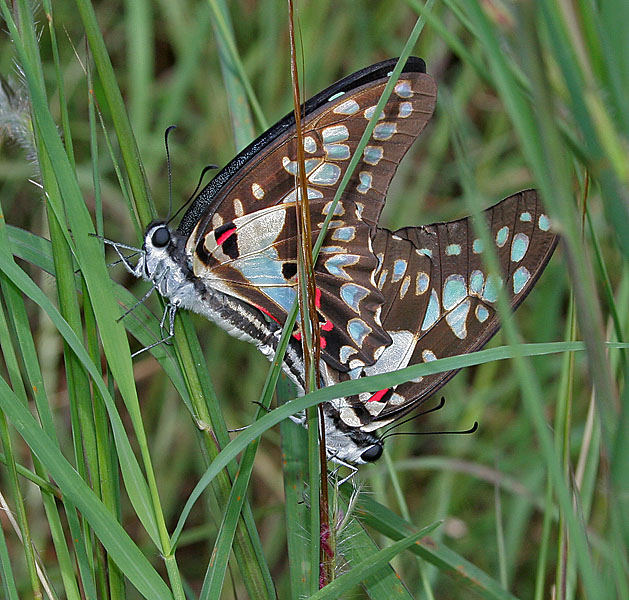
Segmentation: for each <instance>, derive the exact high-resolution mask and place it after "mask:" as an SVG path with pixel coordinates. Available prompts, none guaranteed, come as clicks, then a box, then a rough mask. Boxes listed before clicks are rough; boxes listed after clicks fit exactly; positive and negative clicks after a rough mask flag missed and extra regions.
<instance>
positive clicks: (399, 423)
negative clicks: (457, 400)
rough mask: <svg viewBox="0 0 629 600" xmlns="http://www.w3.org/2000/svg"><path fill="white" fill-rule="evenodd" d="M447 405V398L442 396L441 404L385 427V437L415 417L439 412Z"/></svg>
mask: <svg viewBox="0 0 629 600" xmlns="http://www.w3.org/2000/svg"><path fill="white" fill-rule="evenodd" d="M445 405H446V399H445V398H444V397H443V396H441V400H440V401H439V404H438V405H437V406H433V407H432V408H429V409H427V410H423V411H422V412H420V413H417V414H414V415H413V416H412V417H408V418H407V419H404V420H403V421H399V422H398V423H393V425H391V427H389V428H388V429H385V431H384V434H383V435H384V437H386V436H387V435H388V434H389V432H390V431H393V430H394V429H396V428H397V427H400V425H405V424H406V423H410V422H411V421H413V420H415V419H419V417H423V416H424V415H428V414H430V413H432V412H437V411H438V410H441V409H442V408H443V407H444V406H445ZM382 439H384V438H382Z"/></svg>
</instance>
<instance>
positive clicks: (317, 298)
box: [315, 288, 321, 308]
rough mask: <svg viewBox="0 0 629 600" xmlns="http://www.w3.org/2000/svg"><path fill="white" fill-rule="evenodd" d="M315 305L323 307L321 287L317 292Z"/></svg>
mask: <svg viewBox="0 0 629 600" xmlns="http://www.w3.org/2000/svg"><path fill="white" fill-rule="evenodd" d="M315 306H316V307H317V308H321V290H320V289H319V288H317V291H316V292H315Z"/></svg>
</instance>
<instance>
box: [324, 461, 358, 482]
mask: <svg viewBox="0 0 629 600" xmlns="http://www.w3.org/2000/svg"><path fill="white" fill-rule="evenodd" d="M328 460H331V461H332V462H334V463H336V464H337V465H338V467H336V469H334V471H332V472H331V473H330V475H336V474H337V473H338V472H339V469H340V468H341V467H347V468H348V469H349V470H350V471H351V473H350V474H349V475H347V476H346V477H344V478H343V479H341V481H339V482H338V483H337V484H336V485H337V486H341V485H343V484H344V483H345V482H346V481H349V480H350V479H351V478H352V477H354V475H356V473H358V467H355V466H354V465H352V464H350V463H348V462H345V461H344V460H341V459H340V458H338V457H337V456H336V454H334V455H331V456H328Z"/></svg>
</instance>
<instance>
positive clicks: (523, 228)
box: [348, 190, 557, 429]
mask: <svg viewBox="0 0 629 600" xmlns="http://www.w3.org/2000/svg"><path fill="white" fill-rule="evenodd" d="M483 215H484V218H485V219H486V221H487V224H488V225H489V228H490V231H491V240H492V243H493V244H494V247H495V249H496V251H497V254H498V257H499V261H500V273H499V274H488V273H487V271H486V267H485V265H484V263H483V260H482V252H483V250H482V247H481V244H480V241H479V240H478V239H477V238H476V236H475V233H474V229H473V227H472V222H471V219H470V218H466V219H461V220H458V221H453V222H450V223H437V224H434V225H428V226H425V227H407V228H404V229H401V230H399V231H396V232H394V233H391V232H389V231H386V230H382V229H379V230H378V231H377V233H376V235H375V238H374V242H373V245H374V252H375V253H376V255H377V256H378V257H379V259H380V264H379V267H378V270H377V273H376V279H377V283H378V286H379V287H380V289H381V290H382V292H383V294H384V296H385V298H386V301H385V304H384V306H383V308H382V323H383V326H384V328H385V329H386V331H387V332H388V333H389V335H391V337H392V338H393V340H394V342H395V341H397V342H398V343H399V344H400V347H399V348H397V349H396V351H395V352H393V351H392V349H391V348H387V350H386V351H385V352H384V353H383V354H382V356H381V357H380V358H379V360H378V361H377V362H376V363H375V364H374V365H372V366H371V367H369V368H368V369H364V370H363V372H362V373H358V372H354V373H352V375H353V376H355V377H356V376H360V375H361V374H364V375H373V374H378V373H384V372H388V371H391V370H393V369H399V368H403V367H406V366H408V365H412V364H416V363H419V362H428V361H431V360H435V359H437V358H445V357H448V356H454V355H457V354H465V353H468V352H473V351H475V350H478V349H480V348H481V347H482V346H483V345H484V344H485V343H486V342H487V341H488V340H489V339H490V338H491V337H492V336H493V335H494V334H495V333H496V331H497V330H498V328H499V321H498V313H497V311H496V308H495V306H496V300H497V298H498V292H499V289H500V288H503V289H504V291H505V293H506V295H507V297H508V298H509V300H510V303H511V306H512V308H513V309H515V308H517V306H518V305H519V304H520V303H521V302H522V300H523V299H524V298H525V296H526V295H527V294H528V292H529V291H530V290H531V288H532V287H533V285H534V284H535V282H536V280H537V279H538V277H539V276H540V274H541V272H542V271H543V269H544V267H545V266H546V264H547V262H548V260H549V259H550V257H551V255H552V253H553V250H554V248H555V246H556V244H557V236H556V235H555V234H554V233H552V231H551V228H550V221H549V220H548V217H547V216H546V215H545V214H544V212H543V208H542V205H541V203H540V201H539V200H538V198H537V194H536V192H535V191H534V190H528V191H524V192H520V193H518V194H515V195H513V196H510V197H509V198H507V199H505V200H503V201H502V202H500V203H499V204H497V205H496V206H494V207H492V208H490V209H488V210H486V211H485V212H484V213H483ZM540 223H541V227H540ZM454 374H455V371H450V372H447V373H440V374H437V375H431V376H427V377H424V378H420V379H419V380H416V381H411V382H407V383H403V384H400V385H398V386H396V388H394V389H392V390H390V391H389V392H388V393H387V394H386V395H382V396H381V397H378V400H377V401H375V402H374V401H371V400H370V395H369V394H363V395H361V397H360V398H352V399H349V402H350V404H351V405H352V413H351V414H352V417H351V418H353V419H355V420H356V426H358V424H361V425H360V426H364V425H363V424H362V423H371V425H370V428H371V429H375V428H377V427H379V426H381V425H382V424H383V423H384V422H386V421H389V420H391V419H393V418H397V417H399V416H400V415H401V414H403V413H405V412H407V411H410V410H412V409H413V408H415V407H417V405H418V404H419V403H421V402H422V401H423V400H425V399H427V398H428V397H430V396H431V395H432V394H434V393H435V392H436V391H437V390H438V389H439V388H440V387H441V386H442V385H444V384H445V383H446V382H447V381H448V380H449V379H450V378H451V377H452V376H453V375H454ZM348 414H350V413H349V411H348Z"/></svg>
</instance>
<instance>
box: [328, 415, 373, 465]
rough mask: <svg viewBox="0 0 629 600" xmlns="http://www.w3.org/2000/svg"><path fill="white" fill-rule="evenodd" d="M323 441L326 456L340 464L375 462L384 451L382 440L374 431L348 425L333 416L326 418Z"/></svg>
mask: <svg viewBox="0 0 629 600" xmlns="http://www.w3.org/2000/svg"><path fill="white" fill-rule="evenodd" d="M325 443H326V447H327V451H328V458H329V459H330V460H332V461H334V462H336V463H338V464H342V465H364V464H366V463H371V462H375V461H377V460H378V459H379V458H380V457H381V456H382V452H383V451H384V444H383V443H382V440H381V439H380V438H379V437H378V436H376V435H375V434H374V433H371V432H370V431H364V430H362V429H360V428H358V427H348V426H347V425H345V424H344V423H343V422H342V421H340V419H335V418H328V419H326V432H325Z"/></svg>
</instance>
